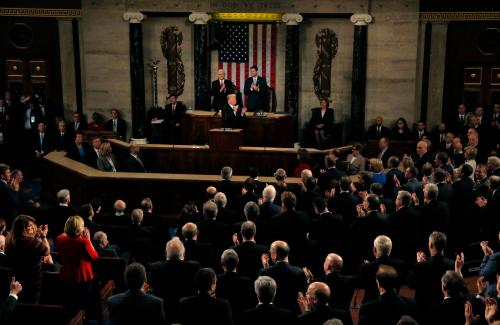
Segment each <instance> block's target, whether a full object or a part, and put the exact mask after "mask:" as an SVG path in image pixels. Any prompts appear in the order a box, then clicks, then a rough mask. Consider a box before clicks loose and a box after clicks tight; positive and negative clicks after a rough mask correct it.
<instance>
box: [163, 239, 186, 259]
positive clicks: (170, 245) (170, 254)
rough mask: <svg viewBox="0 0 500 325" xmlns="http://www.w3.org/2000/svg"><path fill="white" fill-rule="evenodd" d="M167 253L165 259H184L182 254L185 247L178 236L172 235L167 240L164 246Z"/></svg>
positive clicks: (184, 251)
mask: <svg viewBox="0 0 500 325" xmlns="http://www.w3.org/2000/svg"><path fill="white" fill-rule="evenodd" d="M165 252H166V255H167V260H181V261H182V260H184V254H185V253H186V249H185V248H184V244H183V243H182V242H181V240H180V239H179V237H173V238H172V239H170V240H169V241H168V242H167V247H166V248H165Z"/></svg>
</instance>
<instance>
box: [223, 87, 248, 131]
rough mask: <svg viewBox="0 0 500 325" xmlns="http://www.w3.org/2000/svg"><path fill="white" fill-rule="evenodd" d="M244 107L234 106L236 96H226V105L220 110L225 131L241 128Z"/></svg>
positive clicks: (243, 119) (244, 111)
mask: <svg viewBox="0 0 500 325" xmlns="http://www.w3.org/2000/svg"><path fill="white" fill-rule="evenodd" d="M246 112H247V108H246V107H239V106H238V104H236V95H235V94H230V95H227V104H226V105H225V106H224V108H223V109H222V127H223V128H227V129H235V128H241V127H242V126H243V122H244V121H245V113H246Z"/></svg>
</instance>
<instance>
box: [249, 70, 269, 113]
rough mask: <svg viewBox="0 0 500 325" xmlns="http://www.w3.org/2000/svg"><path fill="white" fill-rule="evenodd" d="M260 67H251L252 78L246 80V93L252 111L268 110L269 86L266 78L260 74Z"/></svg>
mask: <svg viewBox="0 0 500 325" xmlns="http://www.w3.org/2000/svg"><path fill="white" fill-rule="evenodd" d="M258 71H259V68H258V67H257V66H256V65H254V66H252V67H250V78H248V79H247V80H246V81H245V89H244V92H245V95H247V96H248V110H249V111H250V112H256V111H265V110H267V104H266V101H267V93H268V89H269V88H268V87H267V82H266V79H264V78H263V77H260V76H259V75H258Z"/></svg>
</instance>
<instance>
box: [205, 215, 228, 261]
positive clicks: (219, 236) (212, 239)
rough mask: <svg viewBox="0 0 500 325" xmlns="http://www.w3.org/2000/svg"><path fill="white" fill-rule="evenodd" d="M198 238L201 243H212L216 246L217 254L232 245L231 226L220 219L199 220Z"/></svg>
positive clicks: (215, 251)
mask: <svg viewBox="0 0 500 325" xmlns="http://www.w3.org/2000/svg"><path fill="white" fill-rule="evenodd" d="M197 225H198V231H199V234H198V240H199V241H200V242H201V243H210V244H212V247H213V248H214V254H215V256H217V257H218V256H220V255H221V254H222V252H223V251H224V250H225V249H226V248H228V247H230V246H231V245H232V240H231V235H232V233H231V228H230V227H228V226H227V225H226V224H224V223H222V222H220V221H218V220H204V221H200V222H198V224H197Z"/></svg>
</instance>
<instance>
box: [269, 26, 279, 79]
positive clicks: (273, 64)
mask: <svg viewBox="0 0 500 325" xmlns="http://www.w3.org/2000/svg"><path fill="white" fill-rule="evenodd" d="M277 29H278V28H277V26H276V24H273V25H272V27H271V78H269V85H270V86H271V87H273V88H274V82H275V81H276V62H275V61H276V35H277V34H278V33H277Z"/></svg>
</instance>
